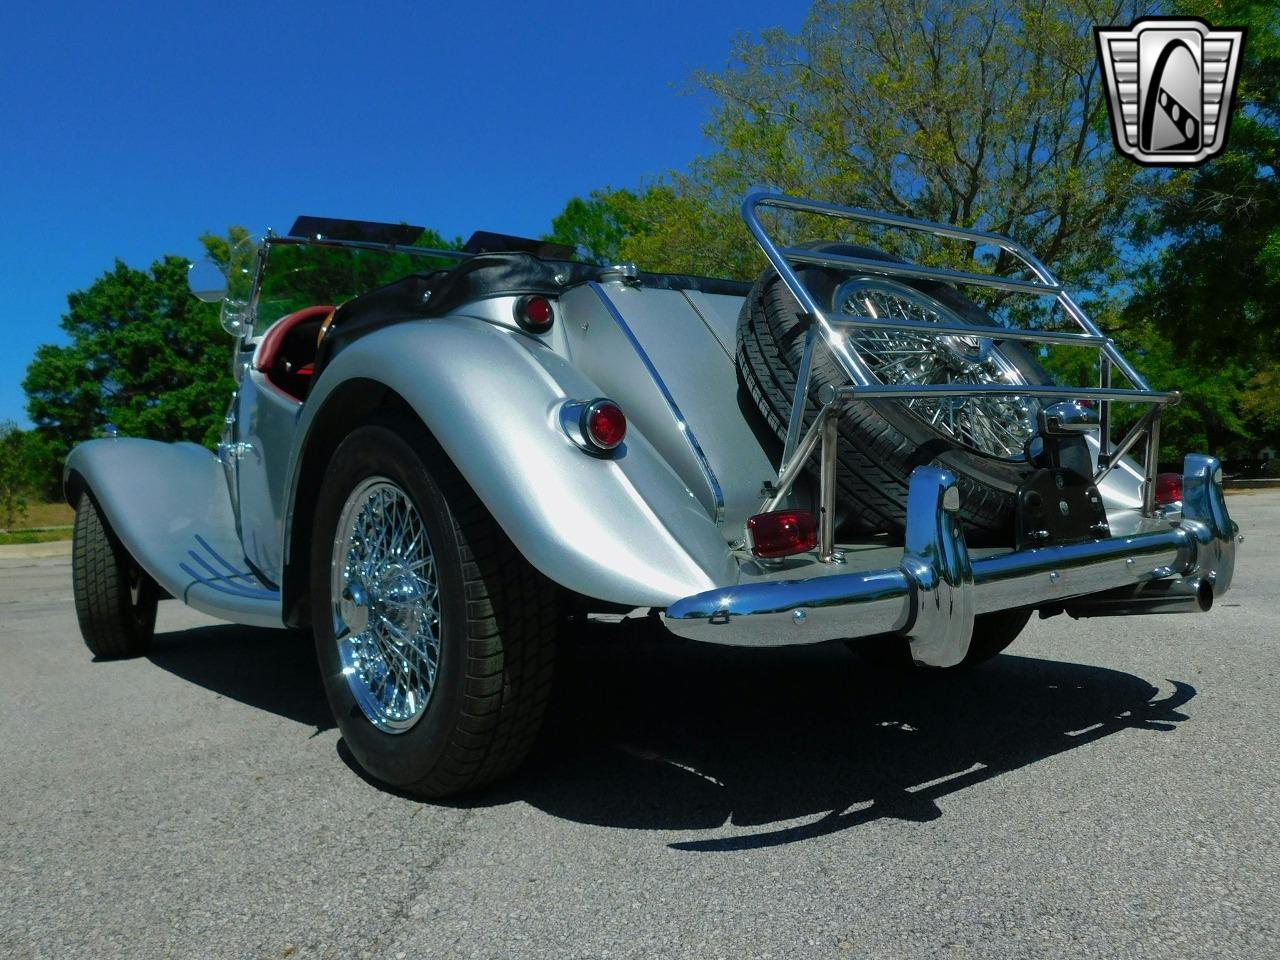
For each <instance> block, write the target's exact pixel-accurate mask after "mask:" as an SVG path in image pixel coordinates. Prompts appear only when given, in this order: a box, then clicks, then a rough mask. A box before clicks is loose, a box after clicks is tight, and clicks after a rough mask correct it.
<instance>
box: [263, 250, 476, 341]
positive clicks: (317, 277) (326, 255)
mask: <svg viewBox="0 0 1280 960" xmlns="http://www.w3.org/2000/svg"><path fill="white" fill-rule="evenodd" d="M431 240H432V248H424V249H423V250H422V251H421V252H418V251H416V250H413V249H412V248H409V247H398V248H395V249H387V248H375V249H362V248H358V247H340V246H325V245H319V244H312V243H295V242H290V241H280V240H275V239H272V240H269V241H268V242H267V261H266V264H265V265H264V267H263V271H262V280H261V283H260V286H259V289H258V300H257V310H256V311H255V314H256V316H255V321H256V322H255V324H254V325H255V327H256V328H257V331H258V332H261V331H263V330H265V329H266V328H267V327H268V326H270V325H271V324H272V323H274V322H275V321H276V320H279V319H280V318H281V317H283V316H287V315H288V314H291V313H293V312H295V311H297V310H301V309H303V308H304V307H312V306H317V305H320V304H331V305H333V306H338V305H339V304H342V303H345V302H346V301H347V300H350V299H351V298H352V297H358V296H359V295H360V294H362V293H368V292H369V291H370V290H376V289H377V288H378V287H381V286H385V285H386V284H388V283H392V282H393V281H396V280H399V279H401V278H402V277H407V276H409V275H410V274H414V273H430V272H432V271H433V270H440V269H445V268H448V267H451V266H453V265H454V264H456V263H457V262H458V261H457V260H456V259H454V258H450V257H446V256H439V255H433V253H432V250H433V249H435V250H438V249H453V248H454V245H451V244H447V243H444V242H442V241H440V239H439V238H438V237H432V238H431Z"/></svg>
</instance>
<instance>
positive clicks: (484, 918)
mask: <svg viewBox="0 0 1280 960" xmlns="http://www.w3.org/2000/svg"><path fill="white" fill-rule="evenodd" d="M1229 502H1230V508H1231V510H1232V513H1233V516H1234V517H1235V518H1236V520H1237V521H1238V522H1239V524H1240V526H1241V529H1242V532H1243V533H1245V535H1246V537H1247V539H1246V542H1245V543H1244V544H1243V546H1242V547H1241V552H1240V555H1239V562H1238V567H1237V571H1236V579H1235V587H1234V589H1233V590H1232V591H1231V593H1230V594H1228V595H1227V596H1226V597H1225V598H1223V599H1222V600H1221V601H1220V602H1219V603H1218V604H1217V605H1215V607H1214V609H1213V610H1212V611H1211V612H1210V613H1208V614H1205V615H1189V616H1163V617H1160V616H1152V617H1131V618H1118V619H1105V620H1104V619H1097V620H1087V621H1072V620H1069V619H1067V618H1066V617H1057V618H1053V619H1050V620H1045V621H1039V620H1034V621H1033V622H1032V623H1031V625H1030V626H1029V627H1028V628H1027V630H1026V632H1025V634H1024V635H1023V637H1022V638H1020V639H1019V641H1018V642H1017V643H1016V644H1015V645H1014V646H1013V647H1012V648H1011V652H1010V654H1007V655H1005V656H1002V657H999V658H997V659H996V660H995V661H993V662H992V663H990V664H988V665H987V666H986V667H984V668H982V669H979V670H976V671H973V672H970V673H968V674H962V675H939V674H931V675H926V676H920V677H905V678H904V677H902V676H899V675H896V674H892V673H885V672H884V671H880V670H876V669H874V668H871V667H869V666H868V665H867V664H866V662H865V661H864V660H862V659H859V658H857V657H855V656H853V655H851V654H850V653H849V652H848V651H846V650H845V649H844V648H843V647H840V646H829V647H823V648H814V649H807V650H798V651H786V652H746V653H744V652H739V651H733V650H725V649H716V648H703V647H696V646H685V645H678V644H663V643H658V642H657V641H656V640H654V639H653V638H651V637H648V636H643V635H641V636H637V635H634V634H633V635H632V636H629V637H624V638H619V639H611V638H610V637H609V636H607V635H603V636H601V635H586V636H584V637H582V638H580V639H579V641H578V643H577V645H576V648H575V649H574V650H573V651H572V652H571V653H570V654H569V655H568V656H567V658H566V661H565V665H564V669H563V670H562V672H561V680H562V681H563V683H562V684H561V689H560V691H559V693H558V695H557V701H556V705H555V709H554V714H553V718H552V721H551V723H550V726H549V728H548V731H547V734H546V735H545V736H544V738H543V742H542V744H541V746H540V749H539V752H538V755H537V756H536V757H535V759H534V761H533V762H532V763H531V764H530V765H529V767H528V768H527V769H526V770H525V771H524V772H523V773H522V774H521V775H520V776H518V777H517V778H516V779H515V780H513V781H511V782H509V783H507V784H504V785H503V786H502V787H500V788H498V789H495V790H491V791H489V792H487V793H485V794H482V795H480V796H477V797H471V798H467V799H466V800H464V801H460V802H454V803H421V802H417V801H414V800H412V799H408V798H405V797H401V796H397V795H395V794H394V793H390V792H388V791H386V790H384V789H380V788H379V787H378V786H377V785H375V784H372V783H370V782H368V781H366V780H365V779H363V778H362V777H361V776H360V775H359V773H358V772H357V771H355V770H354V769H353V768H352V766H351V764H350V762H349V757H348V754H347V753H346V751H345V749H344V747H343V744H342V743H341V742H340V738H339V736H338V734H337V731H336V729H335V728H334V726H333V723H332V720H331V719H330V717H329V714H328V708H327V705H326V704H325V701H324V696H323V693H322V691H321V688H320V683H319V678H318V675H317V672H316V667H315V662H314V656H313V653H312V651H311V649H310V647H309V641H307V640H304V639H299V638H298V637H296V636H294V635H292V634H287V633H284V632H275V631H266V630H256V629H250V628H244V627H238V626H233V625H226V624H218V623H216V622H215V621H212V620H210V619H208V618H206V617H204V616H201V615H200V614H197V613H194V612H192V611H189V610H186V609H184V608H182V607H181V606H179V605H178V604H176V603H164V604H162V605H161V613H160V622H159V630H160V633H159V634H158V636H157V639H156V642H155V645H154V649H153V652H152V653H151V655H150V656H149V657H147V658H144V659H139V660H134V661H128V662H109V663H107V662H104V663H95V662H93V661H92V660H91V658H90V656H89V654H88V653H87V651H86V650H85V648H84V646H83V645H82V644H81V642H80V638H79V634H78V631H77V627H76V621H75V614H74V612H73V609H72V603H71V583H70V567H69V562H68V560H67V559H66V558H64V557H52V558H50V557H45V558H28V559H19V558H11V557H6V558H0V624H2V625H3V629H0V724H2V726H0V731H2V733H3V736H0V771H3V776H2V777H0V956H3V957H50V958H54V957H57V958H64V957H89V958H95V960H96V958H106V957H130V958H144V957H169V956H173V957H277V958H287V957H335V958H347V957H405V958H409V957H431V958H438V957H466V958H472V957H513V958H514V957H519V958H526V957H527V958H540V957H555V958H579V957H582V958H586V957H591V958H596V957H617V958H622V957H645V958H656V957H725V958H746V957H785V958H792V957H841V958H863V957H865V958H890V960H892V958H916V957H955V958H961V957H965V958H968V957H972V958H983V960H995V958H1006V957H1054V958H1077V957H1106V958H1113V957H1115V958H1127V957H1134V958H1139V957H1140V958H1157V957H1171V958H1172V957H1176V958H1179V960H1186V958H1215V960H1216V958H1229V957H1230V958H1248V960H1258V958H1268V957H1276V956H1280V689H1277V672H1278V671H1277V666H1278V665H1280V604H1277V600H1278V599H1280V588H1278V587H1277V584H1276V575H1277V571H1278V570H1280V493H1274V492H1266V493H1256V494H1249V495H1240V496H1232V497H1231V498H1230V501H1229ZM641 633H642V631H641Z"/></svg>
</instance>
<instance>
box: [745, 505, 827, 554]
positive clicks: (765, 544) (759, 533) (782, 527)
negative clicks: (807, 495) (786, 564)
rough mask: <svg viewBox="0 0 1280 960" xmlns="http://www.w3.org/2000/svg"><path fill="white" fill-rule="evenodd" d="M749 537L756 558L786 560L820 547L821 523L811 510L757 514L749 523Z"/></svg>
mask: <svg viewBox="0 0 1280 960" xmlns="http://www.w3.org/2000/svg"><path fill="white" fill-rule="evenodd" d="M747 535H748V536H749V537H750V538H751V552H752V553H753V554H755V555H756V556H757V557H787V556H790V555H791V554H793V553H805V552H807V551H809V550H812V549H813V548H814V547H816V546H817V545H818V521H817V520H815V519H814V517H813V514H812V513H810V512H809V511H808V510H775V511H773V512H772V513H757V514H756V515H755V516H754V517H752V518H751V519H750V520H748V521H747Z"/></svg>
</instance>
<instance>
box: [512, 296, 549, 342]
mask: <svg viewBox="0 0 1280 960" xmlns="http://www.w3.org/2000/svg"><path fill="white" fill-rule="evenodd" d="M515 313H516V323H518V324H520V326H521V327H523V328H524V329H525V330H528V331H529V332H530V333H546V332H547V331H548V330H550V329H551V324H552V323H554V322H555V319H556V314H555V311H554V310H553V309H551V301H550V300H548V299H547V298H546V297H543V296H539V295H537V294H533V295H532V296H528V297H521V298H520V299H519V300H517V301H516V306H515Z"/></svg>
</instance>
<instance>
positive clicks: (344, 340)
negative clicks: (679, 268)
mask: <svg viewBox="0 0 1280 960" xmlns="http://www.w3.org/2000/svg"><path fill="white" fill-rule="evenodd" d="M611 271H613V268H611V267H601V266H596V265H594V264H587V263H577V262H575V261H572V260H543V259H541V258H539V257H535V256H533V255H532V254H528V253H512V252H508V253H486V254H479V255H477V256H474V257H470V258H469V259H467V260H464V261H462V262H461V263H460V264H458V265H457V266H456V267H452V268H450V269H448V270H436V271H434V272H433V273H415V274H411V275H410V276H407V277H405V278H403V279H401V280H397V281H395V282H394V283H389V284H387V285H386V286H385V287H379V288H378V289H376V290H370V291H369V292H368V293H366V294H362V295H361V296H359V297H356V298H355V299H353V300H348V301H347V302H346V303H344V304H343V305H342V306H340V307H339V308H338V309H337V311H336V312H335V313H334V316H333V322H332V324H331V325H330V328H329V331H328V333H327V334H326V335H325V338H324V340H323V341H322V342H321V344H320V350H319V353H318V355H317V357H316V372H317V373H319V372H320V370H321V369H323V367H324V366H325V364H327V363H328V362H329V360H331V359H332V358H333V356H334V355H335V354H337V353H338V352H339V351H340V350H341V349H342V348H343V347H345V346H346V345H347V344H349V343H351V342H352V341H353V340H356V339H358V338H360V337H362V336H364V335H365V334H366V333H370V332H372V331H373V330H377V329H379V328H381V327H384V326H388V325H390V324H393V323H400V322H402V321H405V320H413V319H420V318H423V317H439V316H444V315H445V314H447V313H451V312H453V311H454V310H456V309H457V308H458V307H460V306H461V305H462V304H464V303H468V302H470V301H472V300H483V299H486V298H489V297H505V296H524V295H526V294H533V293H541V294H544V295H546V296H556V295H558V294H561V293H563V292H564V290H565V289H566V288H568V287H571V286H574V285H576V284H580V283H587V282H588V281H591V280H601V279H604V278H605V276H606V275H607V274H609V273H610V272H611ZM613 272H614V276H616V271H613ZM557 277H559V278H560V280H559V281H557V279H556V278H557ZM636 282H637V283H638V284H639V285H640V286H642V287H648V288H650V289H653V290H697V291H700V292H702V293H719V294H728V295H730V296H737V297H745V296H746V295H747V293H748V292H749V291H750V289H751V284H749V283H743V282H741V281H738V280H717V279H714V278H711V277H693V276H685V275H683V274H674V273H640V274H638V275H637V276H636Z"/></svg>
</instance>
